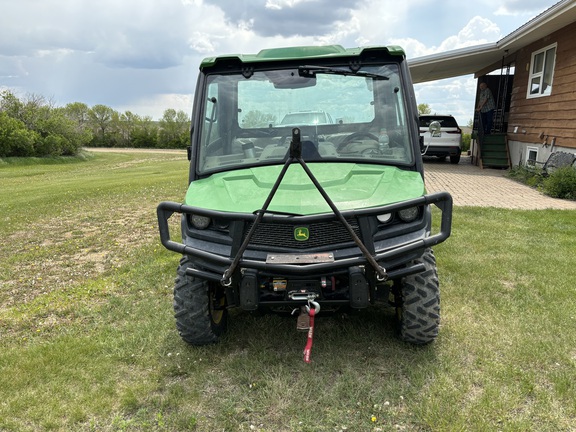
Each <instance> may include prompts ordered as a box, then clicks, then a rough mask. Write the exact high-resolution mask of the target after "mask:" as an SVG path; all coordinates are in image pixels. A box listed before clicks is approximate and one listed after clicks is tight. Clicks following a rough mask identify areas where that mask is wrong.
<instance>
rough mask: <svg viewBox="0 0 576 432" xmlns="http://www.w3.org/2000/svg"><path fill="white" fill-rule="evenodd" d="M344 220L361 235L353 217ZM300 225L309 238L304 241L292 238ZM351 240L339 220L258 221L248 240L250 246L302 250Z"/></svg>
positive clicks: (248, 226)
mask: <svg viewBox="0 0 576 432" xmlns="http://www.w3.org/2000/svg"><path fill="white" fill-rule="evenodd" d="M346 221H347V222H348V223H349V224H350V226H351V227H352V230H353V231H354V232H355V233H356V235H357V236H358V237H361V236H360V228H359V226H358V221H357V220H356V219H355V218H348V219H346ZM251 227H252V224H249V225H247V226H246V229H245V231H244V238H246V235H247V234H248V231H250V228H251ZM302 227H305V228H307V229H308V233H309V238H308V240H306V241H298V240H296V239H295V238H294V230H295V229H296V228H302ZM353 242H354V240H353V239H352V237H351V236H350V233H349V232H348V231H347V230H346V228H345V227H344V225H342V223H341V222H340V221H328V222H314V223H310V224H288V223H259V224H258V227H257V228H256V232H255V233H254V235H253V236H252V239H251V240H250V246H252V247H254V246H264V247H276V248H289V249H299V250H302V249H313V248H322V247H326V246H334V245H342V244H345V243H353Z"/></svg>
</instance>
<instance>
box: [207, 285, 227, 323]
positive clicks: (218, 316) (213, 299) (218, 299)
mask: <svg viewBox="0 0 576 432" xmlns="http://www.w3.org/2000/svg"><path fill="white" fill-rule="evenodd" d="M209 298H210V305H209V306H210V317H211V318H212V322H213V323H214V324H220V323H221V322H222V319H223V318H224V310H225V307H226V297H225V296H224V293H223V292H222V289H218V288H216V287H214V286H211V287H210V292H209Z"/></svg>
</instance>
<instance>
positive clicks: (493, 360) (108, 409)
mask: <svg viewBox="0 0 576 432" xmlns="http://www.w3.org/2000/svg"><path fill="white" fill-rule="evenodd" d="M11 162H12V163H3V164H2V163H0V185H1V188H0V238H1V239H2V240H1V242H0V262H1V265H0V430H2V431H4V430H6V431H12V430H14V431H36V430H61V431H68V430H79V431H88V430H94V431H139V430H154V431H181V430H195V431H242V430H245V431H370V430H378V431H496V430H501V431H528V430H531V431H532V430H534V431H554V432H555V431H573V430H576V429H575V428H576V402H575V401H576V379H575V377H576V325H575V323H576V301H575V300H574V298H575V287H576V266H575V250H576V248H575V243H574V239H575V238H576V213H575V212H574V211H552V210H547V211H515V210H501V209H493V208H490V209H482V208H459V207H457V208H455V214H454V222H453V234H452V237H451V238H450V239H448V241H447V242H445V243H443V244H441V245H439V246H437V247H436V248H435V254H436V258H437V261H438V268H439V275H440V282H441V291H442V327H441V330H440V336H439V338H438V340H437V341H436V342H435V343H433V344H431V345H429V346H426V347H413V346H410V345H407V344H405V343H402V342H400V341H399V340H398V339H397V338H396V337H395V332H394V325H393V319H392V318H393V315H392V311H390V310H388V309H386V308H384V307H374V308H370V309H368V310H366V311H364V312H362V313H358V314H334V315H323V314H322V313H320V315H319V317H318V318H317V320H316V332H315V340H314V348H313V352H312V363H311V364H309V365H308V364H305V363H304V362H303V361H302V350H303V348H304V345H305V342H306V335H305V334H303V333H299V332H296V322H295V318H293V317H283V316H275V315H266V316H260V317H259V316H254V315H251V314H248V313H245V312H242V311H233V312H232V314H231V322H230V327H229V331H228V333H227V335H226V336H225V337H224V339H223V341H222V342H221V343H220V344H218V345H213V346H207V347H201V348H193V347H190V346H187V345H186V344H185V343H184V342H182V341H181V339H180V337H179V336H178V334H177V332H176V330H175V325H174V320H173V317H172V284H173V280H174V276H175V269H176V266H177V263H178V260H179V257H178V256H177V255H176V254H174V253H171V252H168V251H166V250H164V249H163V247H162V246H161V245H160V244H159V240H158V234H157V228H156V216H155V208H156V205H157V204H158V202H160V201H162V200H176V201H181V200H182V198H183V196H184V192H185V188H186V180H187V175H188V174H187V161H186V157H185V154H160V153H126V154H124V153H96V154H94V155H91V156H88V157H86V158H84V159H82V160H77V161H75V162H73V163H42V162H36V163H13V161H11Z"/></svg>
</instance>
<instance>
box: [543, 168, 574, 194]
mask: <svg viewBox="0 0 576 432" xmlns="http://www.w3.org/2000/svg"><path fill="white" fill-rule="evenodd" d="M542 189H543V191H544V193H545V194H546V195H549V196H551V197H553V198H563V199H571V200H576V169H574V168H572V167H563V168H558V169H556V170H554V171H553V172H552V173H551V174H550V175H549V176H548V177H546V178H545V179H544V181H543V184H542Z"/></svg>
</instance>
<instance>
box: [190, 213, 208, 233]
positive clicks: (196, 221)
mask: <svg viewBox="0 0 576 432" xmlns="http://www.w3.org/2000/svg"><path fill="white" fill-rule="evenodd" d="M190 222H191V223H192V226H193V227H194V228H196V229H199V230H203V229H206V228H208V226H209V225H210V218H209V217H206V216H199V215H195V214H193V215H190Z"/></svg>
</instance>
